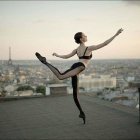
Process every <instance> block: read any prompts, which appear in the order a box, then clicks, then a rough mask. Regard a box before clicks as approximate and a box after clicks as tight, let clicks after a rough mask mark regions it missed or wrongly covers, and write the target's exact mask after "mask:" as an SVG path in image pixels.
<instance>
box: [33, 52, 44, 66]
mask: <svg viewBox="0 0 140 140" xmlns="http://www.w3.org/2000/svg"><path fill="white" fill-rule="evenodd" d="M35 55H36V57H37V58H38V59H39V60H40V61H41V62H42V63H43V64H45V63H46V58H45V57H43V56H41V55H40V54H39V53H38V52H36V53H35Z"/></svg>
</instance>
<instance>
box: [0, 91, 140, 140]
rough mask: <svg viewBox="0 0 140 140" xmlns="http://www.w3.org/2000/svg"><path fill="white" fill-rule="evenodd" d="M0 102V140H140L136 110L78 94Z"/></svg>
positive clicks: (139, 127)
mask: <svg viewBox="0 0 140 140" xmlns="http://www.w3.org/2000/svg"><path fill="white" fill-rule="evenodd" d="M79 101H80V103H81V105H82V107H83V110H84V111H85V114H86V124H85V125H84V124H83V121H82V119H80V118H79V117H78V115H79V111H78V109H77V107H76V106H75V104H74V101H73V97H72V95H67V96H59V97H51V96H50V97H44V98H30V99H22V100H14V101H4V102H0V139H96V140H99V139H101V140H104V139H106V140H110V139H111V140H112V139H117V140H118V139H121V140H122V139H123V140H128V139H133V140H134V139H140V124H138V109H134V108H130V107H126V106H122V105H119V104H115V103H112V102H108V101H104V100H101V99H98V98H95V97H92V96H87V95H83V94H80V95H79Z"/></svg>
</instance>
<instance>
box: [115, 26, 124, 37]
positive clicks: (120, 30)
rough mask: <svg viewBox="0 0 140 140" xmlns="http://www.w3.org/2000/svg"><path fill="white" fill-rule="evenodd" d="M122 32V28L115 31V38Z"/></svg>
mask: <svg viewBox="0 0 140 140" xmlns="http://www.w3.org/2000/svg"><path fill="white" fill-rule="evenodd" d="M122 31H123V29H122V28H121V29H119V30H118V31H117V33H116V36H117V35H119V34H120V33H121V32H122Z"/></svg>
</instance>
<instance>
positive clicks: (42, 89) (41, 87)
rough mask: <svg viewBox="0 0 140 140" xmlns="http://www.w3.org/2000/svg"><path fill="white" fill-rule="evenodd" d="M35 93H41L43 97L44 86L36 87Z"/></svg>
mask: <svg viewBox="0 0 140 140" xmlns="http://www.w3.org/2000/svg"><path fill="white" fill-rule="evenodd" d="M36 92H37V93H42V94H43V95H44V96H45V93H46V87H45V86H37V87H36Z"/></svg>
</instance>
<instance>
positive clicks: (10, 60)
mask: <svg viewBox="0 0 140 140" xmlns="http://www.w3.org/2000/svg"><path fill="white" fill-rule="evenodd" d="M8 65H12V59H11V47H9V60H8Z"/></svg>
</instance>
